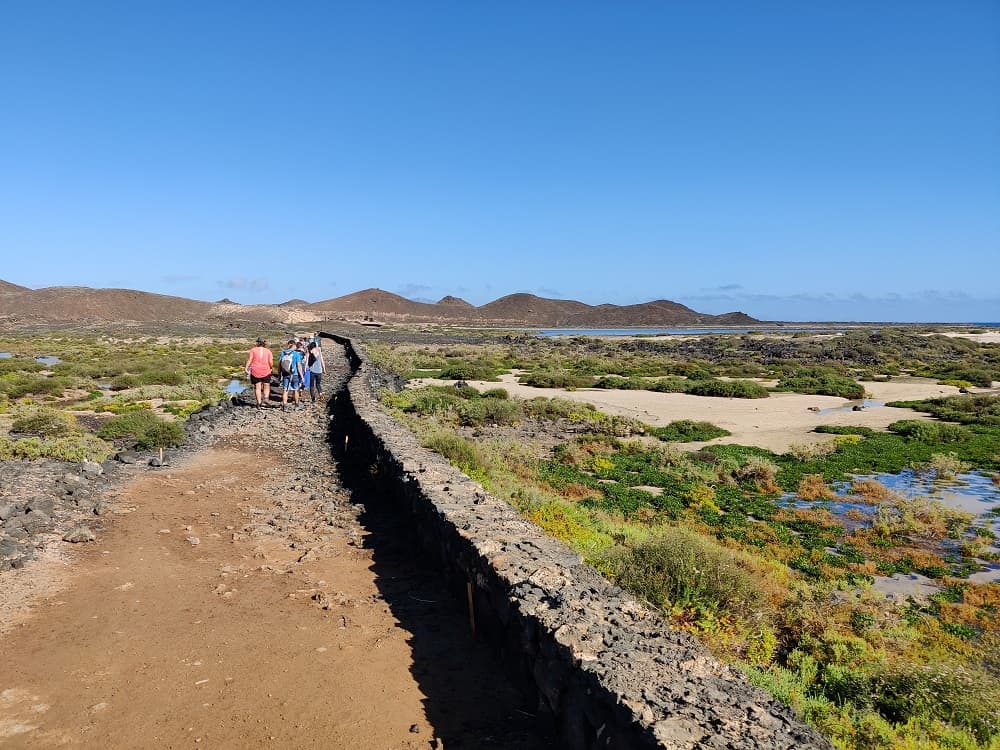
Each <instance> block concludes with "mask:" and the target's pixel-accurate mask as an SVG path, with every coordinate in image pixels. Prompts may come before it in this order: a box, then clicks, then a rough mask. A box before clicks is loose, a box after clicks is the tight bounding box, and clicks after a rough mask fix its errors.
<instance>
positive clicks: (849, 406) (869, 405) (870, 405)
mask: <svg viewBox="0 0 1000 750" xmlns="http://www.w3.org/2000/svg"><path fill="white" fill-rule="evenodd" d="M880 406H885V401H876V400H875V399H872V398H865V399H861V400H860V401H848V402H847V403H846V404H844V405H843V406H834V407H831V408H829V409H820V410H819V413H820V414H836V413H837V412H842V411H861V410H862V409H877V408H879V407H880ZM859 407H860V408H859Z"/></svg>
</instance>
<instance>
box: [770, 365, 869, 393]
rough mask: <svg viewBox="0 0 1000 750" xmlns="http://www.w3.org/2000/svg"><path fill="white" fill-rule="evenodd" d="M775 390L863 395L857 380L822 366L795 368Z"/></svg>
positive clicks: (862, 387) (863, 391) (862, 388)
mask: <svg viewBox="0 0 1000 750" xmlns="http://www.w3.org/2000/svg"><path fill="white" fill-rule="evenodd" d="M775 390H776V391H792V392H794V393H806V394H815V395H820V396H839V397H841V398H849V399H860V398H864V397H865V389H864V386H862V385H861V384H860V383H859V382H857V381H856V380H853V379H852V378H848V377H845V376H843V375H839V374H837V373H836V372H835V371H833V370H829V369H827V368H823V367H809V368H803V369H800V370H796V371H795V372H793V373H792V374H790V375H788V376H786V377H784V378H782V379H781V380H780V381H779V382H778V385H777V387H776V388H775Z"/></svg>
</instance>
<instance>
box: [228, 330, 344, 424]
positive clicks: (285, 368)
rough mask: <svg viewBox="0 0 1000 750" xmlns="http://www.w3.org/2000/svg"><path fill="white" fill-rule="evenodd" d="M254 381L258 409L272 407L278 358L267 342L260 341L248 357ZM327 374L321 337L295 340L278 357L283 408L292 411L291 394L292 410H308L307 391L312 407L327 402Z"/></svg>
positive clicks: (252, 381) (251, 380)
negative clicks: (274, 376)
mask: <svg viewBox="0 0 1000 750" xmlns="http://www.w3.org/2000/svg"><path fill="white" fill-rule="evenodd" d="M244 369H245V370H246V373H247V375H248V376H249V377H250V382H251V383H252V384H253V388H254V398H255V399H256V402H257V408H263V406H264V405H265V404H267V403H269V400H270V398H271V377H272V375H273V374H274V355H273V354H272V353H271V350H270V349H268V348H267V342H266V341H264V339H263V338H258V339H257V344H256V346H254V347H253V349H251V350H250V352H249V354H248V355H247V363H246V366H245V368H244ZM325 372H326V362H325V361H324V360H323V349H322V347H321V346H320V345H319V333H318V332H317V333H316V334H314V335H313V337H312V339H310V340H308V343H307V341H306V339H303V338H298V337H293V338H290V339H289V340H288V343H287V344H286V346H285V348H284V349H282V350H281V353H280V354H279V355H278V377H279V378H280V384H281V408H282V409H287V408H288V394H289V393H290V394H292V406H293V408H296V409H304V408H305V403H303V401H304V399H300V397H299V393H300V391H303V390H305V391H307V392H308V393H309V397H310V399H311V400H312V403H314V404H315V403H316V402H317V401H322V400H323V391H322V388H323V373H325Z"/></svg>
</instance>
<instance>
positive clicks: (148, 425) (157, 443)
mask: <svg viewBox="0 0 1000 750" xmlns="http://www.w3.org/2000/svg"><path fill="white" fill-rule="evenodd" d="M97 436H98V437H99V438H102V439H104V440H121V439H123V438H131V439H132V440H133V441H134V443H135V446H136V447H137V448H139V449H141V450H148V449H150V448H169V447H173V446H177V445H181V444H183V443H184V440H185V438H186V435H185V433H184V428H183V427H182V426H181V425H180V424H178V423H177V422H167V421H166V420H164V419H162V418H160V417H158V416H156V415H155V414H153V413H152V412H151V411H148V410H146V409H140V410H136V411H130V412H128V413H126V414H122V415H121V416H118V417H115V418H114V419H111V420H109V421H108V422H106V423H105V424H104V425H103V426H102V427H101V429H99V430H98V431H97Z"/></svg>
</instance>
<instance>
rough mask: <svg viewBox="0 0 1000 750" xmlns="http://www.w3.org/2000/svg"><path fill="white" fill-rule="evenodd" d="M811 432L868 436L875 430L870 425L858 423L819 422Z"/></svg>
mask: <svg viewBox="0 0 1000 750" xmlns="http://www.w3.org/2000/svg"><path fill="white" fill-rule="evenodd" d="M813 432H819V433H823V434H827V435H861V436H862V437H870V436H872V435H874V434H875V432H876V431H875V430H873V429H872V428H871V427H861V426H860V425H858V426H855V425H842V424H821V425H819V426H817V427H814V428H813Z"/></svg>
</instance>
